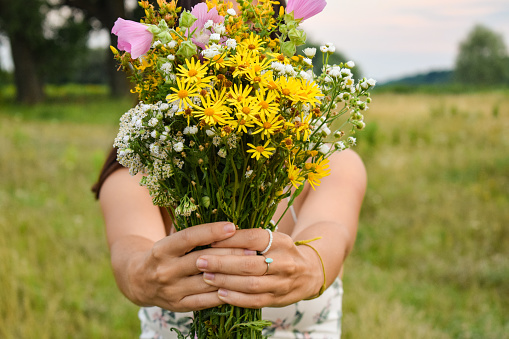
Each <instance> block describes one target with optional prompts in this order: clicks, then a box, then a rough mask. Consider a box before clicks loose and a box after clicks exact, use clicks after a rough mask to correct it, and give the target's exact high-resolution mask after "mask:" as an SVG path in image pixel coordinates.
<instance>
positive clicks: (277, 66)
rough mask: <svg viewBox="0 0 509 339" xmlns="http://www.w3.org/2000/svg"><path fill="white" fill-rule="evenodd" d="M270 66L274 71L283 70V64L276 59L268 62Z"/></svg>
mask: <svg viewBox="0 0 509 339" xmlns="http://www.w3.org/2000/svg"><path fill="white" fill-rule="evenodd" d="M270 67H271V68H272V69H273V70H274V71H276V72H283V70H284V69H285V66H284V65H283V64H282V63H280V62H277V61H274V62H272V63H271V64H270Z"/></svg>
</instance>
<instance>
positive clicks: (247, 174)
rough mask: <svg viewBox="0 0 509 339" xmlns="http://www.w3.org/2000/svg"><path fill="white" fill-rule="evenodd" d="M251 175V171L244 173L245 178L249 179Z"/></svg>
mask: <svg viewBox="0 0 509 339" xmlns="http://www.w3.org/2000/svg"><path fill="white" fill-rule="evenodd" d="M252 174H253V170H249V171H246V178H249V177H250V176H251V175H252Z"/></svg>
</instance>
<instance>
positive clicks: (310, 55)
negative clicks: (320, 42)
mask: <svg viewBox="0 0 509 339" xmlns="http://www.w3.org/2000/svg"><path fill="white" fill-rule="evenodd" d="M302 52H304V54H305V55H306V56H307V57H308V58H313V57H314V56H315V55H316V48H311V47H308V48H305V49H304V50H303V51H302Z"/></svg>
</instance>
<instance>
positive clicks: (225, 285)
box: [196, 228, 324, 308]
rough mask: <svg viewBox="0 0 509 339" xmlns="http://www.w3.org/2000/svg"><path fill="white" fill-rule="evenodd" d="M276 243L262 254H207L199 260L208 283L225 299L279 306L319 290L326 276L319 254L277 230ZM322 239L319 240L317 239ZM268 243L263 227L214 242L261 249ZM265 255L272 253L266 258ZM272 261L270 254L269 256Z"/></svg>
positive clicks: (247, 304) (249, 304) (256, 305)
mask: <svg viewBox="0 0 509 339" xmlns="http://www.w3.org/2000/svg"><path fill="white" fill-rule="evenodd" d="M272 235H273V240H272V246H271V247H270V249H269V250H268V251H267V252H266V253H265V254H264V256H262V255H255V256H234V255H224V256H217V255H202V256H200V257H199V258H198V260H197V261H196V266H197V267H198V269H199V270H200V271H202V272H204V274H203V278H204V280H205V282H206V283H207V284H210V285H212V286H216V287H218V288H219V290H218V296H219V298H220V299H221V300H222V301H224V302H225V303H228V304H231V305H235V306H239V307H246V308H262V307H280V306H286V305H290V304H293V303H295V302H297V301H300V300H302V299H306V298H310V297H313V296H315V295H317V294H318V292H319V290H320V287H321V286H322V284H323V281H324V277H323V272H322V266H321V263H320V258H319V257H318V255H317V254H316V253H315V252H314V251H313V249H311V248H309V247H308V246H296V245H295V244H294V241H293V240H292V238H291V237H290V236H288V235H286V234H283V233H279V232H273V233H272ZM317 241H319V240H317ZM268 243H269V232H267V230H264V229H260V228H256V229H247V230H238V231H237V232H236V233H235V235H234V236H232V237H231V238H229V239H226V240H223V241H220V242H217V243H214V244H213V245H212V246H213V247H229V248H244V249H249V250H254V251H258V252H261V251H263V250H264V249H265V248H266V247H267V245H268ZM266 258H270V259H272V262H270V263H267V262H266V261H265V259H266ZM268 261H270V260H268Z"/></svg>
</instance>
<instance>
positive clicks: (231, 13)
mask: <svg viewBox="0 0 509 339" xmlns="http://www.w3.org/2000/svg"><path fill="white" fill-rule="evenodd" d="M226 13H228V14H229V15H231V16H235V15H237V12H235V10H234V9H233V8H230V9H228V10H227V11H226Z"/></svg>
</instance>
